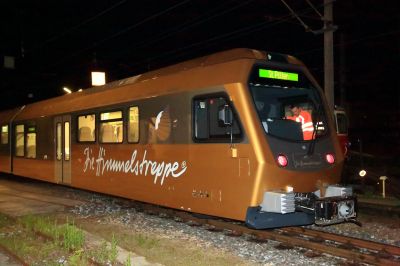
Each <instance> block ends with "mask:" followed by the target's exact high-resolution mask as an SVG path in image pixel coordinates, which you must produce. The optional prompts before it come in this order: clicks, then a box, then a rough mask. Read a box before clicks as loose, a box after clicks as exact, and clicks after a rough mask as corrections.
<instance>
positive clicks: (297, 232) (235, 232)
mask: <svg viewBox="0 0 400 266" xmlns="http://www.w3.org/2000/svg"><path fill="white" fill-rule="evenodd" d="M17 189H18V190H19V191H20V192H22V191H23V195H19V196H20V197H21V198H23V199H25V200H36V201H40V202H42V203H49V204H50V203H53V204H60V205H64V206H65V207H70V204H63V203H62V201H61V202H60V201H59V200H60V199H59V197H58V199H57V198H56V197H54V196H47V197H43V195H41V196H37V195H35V192H32V191H25V189H23V188H22V187H18V188H17ZM3 193H4V194H8V193H7V192H6V191H3ZM21 194H22V193H21ZM14 196H15V195H14ZM117 201H119V202H120V203H119V204H120V205H121V206H122V209H128V208H135V209H136V210H137V211H143V212H145V213H147V214H149V215H158V216H160V217H165V218H172V219H175V220H176V221H177V222H185V223H187V224H189V225H191V226H202V227H204V229H205V230H210V231H219V232H221V231H222V232H224V233H225V234H226V235H230V236H243V237H246V238H247V239H248V240H252V241H269V240H273V241H277V242H279V243H280V246H281V247H283V248H292V247H301V248H304V249H308V250H311V251H312V253H313V254H315V255H316V256H318V255H320V254H329V255H332V256H336V257H341V258H345V259H347V260H349V261H353V262H357V263H368V264H372V265H400V247H398V246H393V245H387V244H383V243H378V242H373V241H367V240H362V239H357V238H352V237H348V236H343V235H337V234H332V233H327V232H323V231H317V230H311V229H307V228H303V227H288V228H280V229H275V230H253V229H250V228H248V227H246V226H245V225H244V224H243V223H241V222H233V221H230V220H221V219H218V218H214V217H209V216H200V215H195V214H192V213H188V212H185V211H179V210H173V209H168V208H164V207H159V206H155V205H151V204H147V203H141V202H136V201H131V200H124V199H120V200H118V199H117ZM81 203H83V204H84V203H87V202H86V201H82V202H81ZM6 253H7V252H6ZM17 260H18V259H17ZM21 264H22V265H24V263H21Z"/></svg>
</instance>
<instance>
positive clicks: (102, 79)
mask: <svg viewBox="0 0 400 266" xmlns="http://www.w3.org/2000/svg"><path fill="white" fill-rule="evenodd" d="M91 74H92V86H102V85H104V84H106V72H100V71H92V72H91Z"/></svg>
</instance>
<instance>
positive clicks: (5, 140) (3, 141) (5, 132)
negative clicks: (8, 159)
mask: <svg viewBox="0 0 400 266" xmlns="http://www.w3.org/2000/svg"><path fill="white" fill-rule="evenodd" d="M1 144H8V125H6V126H2V127H1Z"/></svg>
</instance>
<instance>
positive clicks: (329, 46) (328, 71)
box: [324, 0, 335, 113]
mask: <svg viewBox="0 0 400 266" xmlns="http://www.w3.org/2000/svg"><path fill="white" fill-rule="evenodd" d="M332 6H333V0H324V70H325V71H324V87H325V97H326V99H327V101H328V107H329V109H330V110H331V112H332V113H333V110H334V107H335V93H334V83H333V82H334V67H333V31H334V30H335V27H334V26H333V10H332V9H333V8H332Z"/></svg>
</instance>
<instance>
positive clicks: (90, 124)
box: [78, 114, 96, 142]
mask: <svg viewBox="0 0 400 266" xmlns="http://www.w3.org/2000/svg"><path fill="white" fill-rule="evenodd" d="M95 132H96V115H95V114H89V115H81V116H78V141H79V142H94V141H96V134H95Z"/></svg>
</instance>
